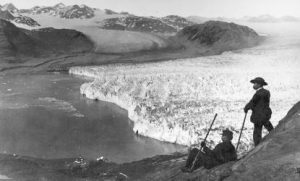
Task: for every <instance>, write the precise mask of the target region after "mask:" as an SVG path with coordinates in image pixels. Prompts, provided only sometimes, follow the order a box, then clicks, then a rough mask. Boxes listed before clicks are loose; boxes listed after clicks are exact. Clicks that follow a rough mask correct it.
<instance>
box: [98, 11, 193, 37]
mask: <svg viewBox="0 0 300 181" xmlns="http://www.w3.org/2000/svg"><path fill="white" fill-rule="evenodd" d="M192 24H193V23H192V22H190V21H188V20H186V19H185V18H183V17H180V16H175V15H170V16H166V17H163V18H156V17H140V16H133V15H129V16H123V17H116V18H108V19H105V20H104V21H103V22H101V25H100V26H101V27H102V28H104V29H113V30H127V31H140V32H152V33H176V32H178V31H179V30H181V29H182V28H184V27H186V26H188V25H192Z"/></svg>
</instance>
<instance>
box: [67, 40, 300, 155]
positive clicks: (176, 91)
mask: <svg viewBox="0 0 300 181" xmlns="http://www.w3.org/2000/svg"><path fill="white" fill-rule="evenodd" d="M299 40H300V39H299V38H295V37H291V38H285V39H284V41H282V39H280V41H279V39H278V40H276V39H275V40H274V41H268V42H266V43H265V44H263V45H260V46H257V47H254V48H249V49H243V50H237V51H232V52H225V53H223V54H221V55H214V56H207V57H198V58H190V59H179V60H171V61H165V62H157V63H144V64H134V65H132V64H130V65H129V64H114V65H103V66H86V67H72V68H71V69H70V70H69V73H70V74H76V75H82V76H86V77H90V78H92V79H93V81H91V82H87V83H84V84H83V85H82V86H81V88H80V92H81V94H83V95H85V96H86V97H88V98H90V99H98V100H103V101H108V102H112V103H115V104H117V105H119V106H120V107H122V108H124V109H126V110H128V117H129V118H130V119H131V120H132V121H133V123H134V127H133V131H138V133H139V134H141V135H144V136H148V137H151V138H155V139H158V140H161V141H167V142H172V143H177V144H183V145H189V146H190V145H192V144H197V143H199V142H200V141H202V139H203V138H204V137H205V134H206V132H207V129H208V127H209V125H210V123H211V121H212V119H213V117H214V114H215V113H218V117H217V119H216V121H215V124H214V125H213V129H212V131H211V132H210V135H209V137H208V145H211V146H212V145H215V144H217V143H218V142H219V141H220V133H221V130H222V129H224V128H229V129H230V130H232V131H233V132H234V139H233V143H234V144H236V142H237V139H238V134H239V133H240V129H241V126H242V121H243V118H244V112H243V107H244V106H245V104H246V103H247V102H248V101H249V100H250V99H251V98H252V96H253V94H254V93H255V92H254V90H253V89H252V84H251V83H250V82H249V81H250V80H251V79H253V78H254V77H257V76H261V77H264V78H265V80H266V81H267V82H268V84H269V86H267V87H266V89H268V90H270V91H271V108H272V110H273V115H272V118H271V122H272V123H273V124H274V125H275V126H276V125H277V124H278V122H279V121H280V119H282V118H283V117H284V116H285V114H286V112H287V111H288V110H289V108H290V107H292V105H293V104H294V103H296V102H297V101H298V100H299V98H300V95H299V90H300V80H299V75H300V69H299V67H300V66H299V65H300V62H299V61H298V60H299V59H300V44H299V42H300V41H299ZM249 117H250V115H248V119H247V121H246V124H245V129H244V131H243V135H242V139H241V144H240V147H239V152H240V153H243V152H245V151H247V150H249V149H251V148H252V147H253V144H252V132H253V125H252V123H251V122H250V121H249ZM264 131H266V130H264ZM264 134H266V132H264Z"/></svg>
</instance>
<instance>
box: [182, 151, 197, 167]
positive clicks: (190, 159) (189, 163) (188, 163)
mask: <svg viewBox="0 0 300 181" xmlns="http://www.w3.org/2000/svg"><path fill="white" fill-rule="evenodd" d="M198 152H199V149H197V148H193V149H192V150H191V151H190V153H189V156H188V158H187V160H186V164H185V167H187V168H191V167H192V165H193V162H194V160H195V157H196V156H197V154H198Z"/></svg>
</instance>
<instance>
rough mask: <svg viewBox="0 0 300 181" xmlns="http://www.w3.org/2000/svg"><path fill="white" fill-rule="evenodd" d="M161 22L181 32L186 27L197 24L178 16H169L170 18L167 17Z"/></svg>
mask: <svg viewBox="0 0 300 181" xmlns="http://www.w3.org/2000/svg"><path fill="white" fill-rule="evenodd" d="M161 20H162V21H163V22H164V23H166V24H168V25H170V26H173V27H175V28H176V29H177V30H180V29H182V28H184V27H186V26H190V25H193V24H195V23H193V22H191V21H189V20H187V19H186V18H183V17H180V16H177V15H169V16H165V17H163V18H161Z"/></svg>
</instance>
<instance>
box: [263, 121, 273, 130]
mask: <svg viewBox="0 0 300 181" xmlns="http://www.w3.org/2000/svg"><path fill="white" fill-rule="evenodd" d="M264 127H265V128H266V129H267V130H268V131H269V132H270V131H272V130H273V129H274V127H273V125H272V123H271V122H270V120H268V121H266V122H265V123H264Z"/></svg>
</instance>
